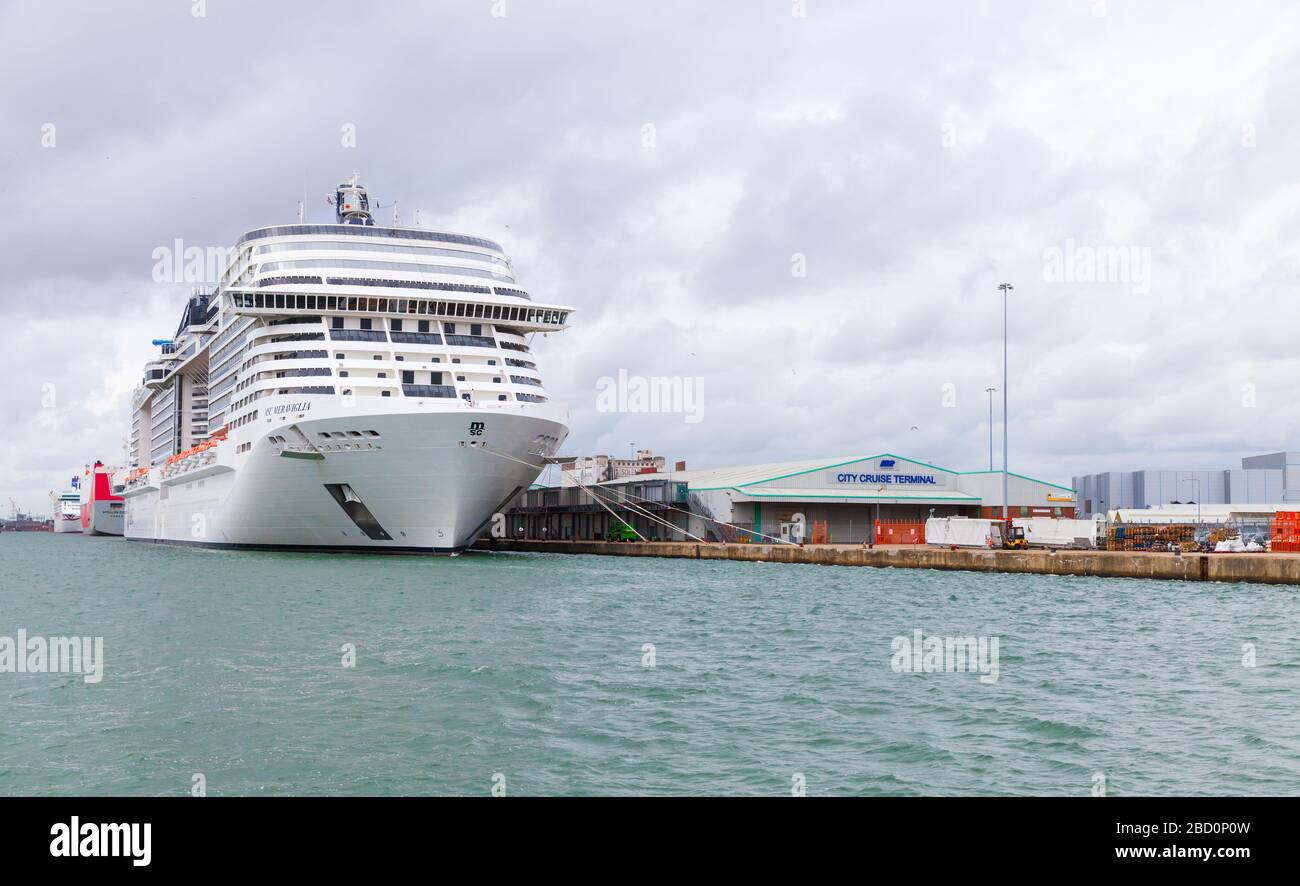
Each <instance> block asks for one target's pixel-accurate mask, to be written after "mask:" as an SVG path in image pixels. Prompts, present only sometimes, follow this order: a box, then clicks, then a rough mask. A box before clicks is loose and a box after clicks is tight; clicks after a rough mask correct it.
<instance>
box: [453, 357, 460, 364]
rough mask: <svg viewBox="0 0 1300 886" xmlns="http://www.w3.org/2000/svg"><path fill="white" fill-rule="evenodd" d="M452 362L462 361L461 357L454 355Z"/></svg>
mask: <svg viewBox="0 0 1300 886" xmlns="http://www.w3.org/2000/svg"><path fill="white" fill-rule="evenodd" d="M451 362H453V363H459V362H460V358H459V357H452V358H451Z"/></svg>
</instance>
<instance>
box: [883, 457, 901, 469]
mask: <svg viewBox="0 0 1300 886" xmlns="http://www.w3.org/2000/svg"><path fill="white" fill-rule="evenodd" d="M895 464H897V462H896V461H895V460H894V459H892V458H882V459H881V460H880V466H881V467H882V468H892V467H893V466H894V465H895Z"/></svg>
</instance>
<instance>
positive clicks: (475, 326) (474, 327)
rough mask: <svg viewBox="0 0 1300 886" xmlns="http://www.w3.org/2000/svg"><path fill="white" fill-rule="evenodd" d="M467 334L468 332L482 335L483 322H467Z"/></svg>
mask: <svg viewBox="0 0 1300 886" xmlns="http://www.w3.org/2000/svg"><path fill="white" fill-rule="evenodd" d="M469 334H470V335H482V334H483V324H482V323H471V324H469Z"/></svg>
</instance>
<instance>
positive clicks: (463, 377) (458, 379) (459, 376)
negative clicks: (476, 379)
mask: <svg viewBox="0 0 1300 886" xmlns="http://www.w3.org/2000/svg"><path fill="white" fill-rule="evenodd" d="M464 380H465V376H463V375H458V376H456V381H464Z"/></svg>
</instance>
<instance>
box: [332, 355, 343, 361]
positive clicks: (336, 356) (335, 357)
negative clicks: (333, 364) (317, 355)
mask: <svg viewBox="0 0 1300 886" xmlns="http://www.w3.org/2000/svg"><path fill="white" fill-rule="evenodd" d="M334 359H335V360H342V359H343V355H342V354H335V355H334Z"/></svg>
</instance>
